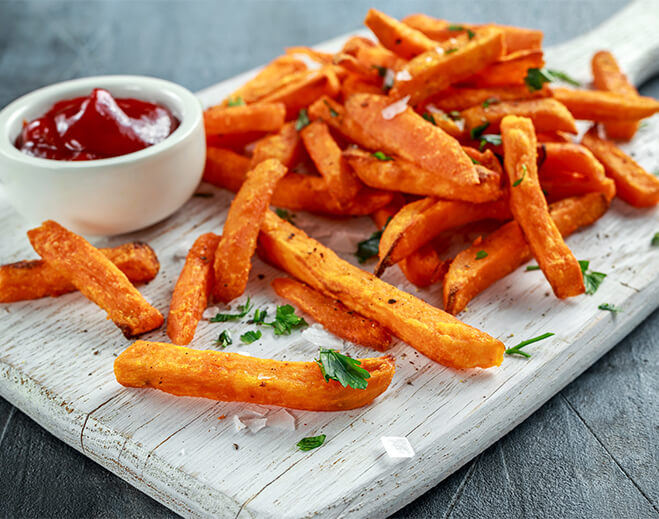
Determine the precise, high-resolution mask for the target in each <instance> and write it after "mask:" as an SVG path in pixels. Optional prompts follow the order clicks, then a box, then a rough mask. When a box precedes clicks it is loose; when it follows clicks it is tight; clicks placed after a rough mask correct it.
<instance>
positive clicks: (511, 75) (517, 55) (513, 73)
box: [460, 50, 545, 90]
mask: <svg viewBox="0 0 659 519" xmlns="http://www.w3.org/2000/svg"><path fill="white" fill-rule="evenodd" d="M544 66H545V60H544V57H543V53H542V51H541V50H521V51H518V52H513V53H511V54H507V55H505V56H502V57H501V58H499V59H498V60H497V61H495V62H494V63H492V64H491V65H488V66H487V67H485V68H483V69H481V70H479V71H478V72H476V73H475V74H474V75H473V76H470V77H468V78H466V79H465V80H464V81H461V82H460V84H461V85H469V86H471V87H476V88H496V87H506V86H513V85H518V86H522V85H524V86H525V87H526V85H525V83H524V78H525V77H526V74H527V71H528V69H530V68H542V67H544ZM526 90H528V87H526Z"/></svg>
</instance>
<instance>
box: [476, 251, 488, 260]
mask: <svg viewBox="0 0 659 519" xmlns="http://www.w3.org/2000/svg"><path fill="white" fill-rule="evenodd" d="M484 258H487V252H485V251H484V250H479V251H478V252H477V253H476V259H477V260H482V259H484Z"/></svg>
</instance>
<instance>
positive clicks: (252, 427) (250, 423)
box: [242, 418, 267, 434]
mask: <svg viewBox="0 0 659 519" xmlns="http://www.w3.org/2000/svg"><path fill="white" fill-rule="evenodd" d="M242 422H243V423H244V424H245V425H246V426H247V428H248V429H249V431H250V432H251V433H252V434H254V433H257V432H259V431H260V430H261V429H263V428H264V427H265V426H266V424H267V419H266V418H244V419H243V420H242Z"/></svg>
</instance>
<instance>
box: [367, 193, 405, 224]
mask: <svg viewBox="0 0 659 519" xmlns="http://www.w3.org/2000/svg"><path fill="white" fill-rule="evenodd" d="M404 205H405V197H404V196H403V195H402V194H401V193H395V194H394V196H393V198H392V199H391V202H389V203H388V204H387V205H386V206H384V207H382V208H380V209H378V210H377V211H374V212H373V213H372V214H371V219H372V220H373V222H374V223H375V225H377V226H378V229H382V228H384V227H385V226H386V225H387V223H388V222H389V220H391V219H392V218H393V217H394V215H395V214H396V213H397V212H398V211H400V209H401V208H402V207H403V206H404Z"/></svg>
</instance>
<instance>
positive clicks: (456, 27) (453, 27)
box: [448, 25, 476, 40]
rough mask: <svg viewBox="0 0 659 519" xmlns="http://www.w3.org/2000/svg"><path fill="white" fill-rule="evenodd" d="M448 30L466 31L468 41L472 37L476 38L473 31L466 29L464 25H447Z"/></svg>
mask: <svg viewBox="0 0 659 519" xmlns="http://www.w3.org/2000/svg"><path fill="white" fill-rule="evenodd" d="M448 30H449V31H467V36H469V39H470V40H471V39H472V38H473V37H474V36H476V33H475V32H474V31H472V30H471V29H467V28H466V27H465V26H464V25H449V26H448Z"/></svg>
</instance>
